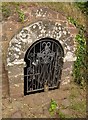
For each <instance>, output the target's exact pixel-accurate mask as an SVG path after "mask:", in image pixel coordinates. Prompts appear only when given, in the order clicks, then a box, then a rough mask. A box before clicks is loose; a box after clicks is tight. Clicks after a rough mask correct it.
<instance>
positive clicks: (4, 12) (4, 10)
mask: <svg viewBox="0 0 88 120" xmlns="http://www.w3.org/2000/svg"><path fill="white" fill-rule="evenodd" d="M10 14H11V9H10V8H9V7H7V6H5V5H2V16H3V18H8V17H9V16H10Z"/></svg>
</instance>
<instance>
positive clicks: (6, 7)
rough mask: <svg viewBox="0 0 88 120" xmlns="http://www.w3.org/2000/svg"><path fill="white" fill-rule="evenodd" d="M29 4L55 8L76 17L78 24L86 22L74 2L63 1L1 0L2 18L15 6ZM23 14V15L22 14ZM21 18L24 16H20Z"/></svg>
mask: <svg viewBox="0 0 88 120" xmlns="http://www.w3.org/2000/svg"><path fill="white" fill-rule="evenodd" d="M31 6H37V7H48V8H50V9H52V10H55V11H57V12H61V13H64V15H65V16H72V17H73V18H74V19H76V20H77V21H78V22H79V23H80V24H86V23H85V22H86V21H85V20H86V18H85V15H84V14H82V12H81V11H80V10H79V9H77V7H75V4H74V3H63V2H34V3H32V2H28V3H27V2H3V3H2V9H3V12H2V15H3V16H4V18H5V17H6V18H7V17H8V16H10V15H11V14H10V11H11V13H12V14H13V13H14V12H16V8H17V7H18V8H19V9H20V8H21V7H24V8H25V10H27V8H30V7H31ZM22 16H24V15H22ZM21 18H22V19H23V18H24V17H21Z"/></svg>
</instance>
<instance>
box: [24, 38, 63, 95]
mask: <svg viewBox="0 0 88 120" xmlns="http://www.w3.org/2000/svg"><path fill="white" fill-rule="evenodd" d="M63 56H64V52H63V48H62V46H61V45H60V43H59V42H58V41H56V40H54V39H51V38H44V39H41V40H39V41H37V42H36V43H34V44H33V45H32V46H31V47H30V48H29V49H28V50H27V52H26V55H25V58H24V60H25V62H26V64H27V66H26V67H25V68H24V95H27V94H30V93H33V92H40V91H44V85H45V84H47V86H48V87H49V90H50V89H54V88H58V85H59V82H60V79H61V71H62V66H63Z"/></svg>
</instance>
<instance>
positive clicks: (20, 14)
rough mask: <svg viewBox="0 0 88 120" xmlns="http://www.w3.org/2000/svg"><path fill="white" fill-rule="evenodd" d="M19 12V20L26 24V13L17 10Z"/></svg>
mask: <svg viewBox="0 0 88 120" xmlns="http://www.w3.org/2000/svg"><path fill="white" fill-rule="evenodd" d="M17 12H18V15H19V20H20V21H21V22H24V18H25V15H24V12H23V11H20V10H17Z"/></svg>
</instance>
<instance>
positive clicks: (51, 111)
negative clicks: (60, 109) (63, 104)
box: [49, 99, 57, 115]
mask: <svg viewBox="0 0 88 120" xmlns="http://www.w3.org/2000/svg"><path fill="white" fill-rule="evenodd" d="M56 109H57V103H56V101H55V100H53V99H51V102H50V108H49V112H50V114H51V115H53V114H54V113H55V111H56Z"/></svg>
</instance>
